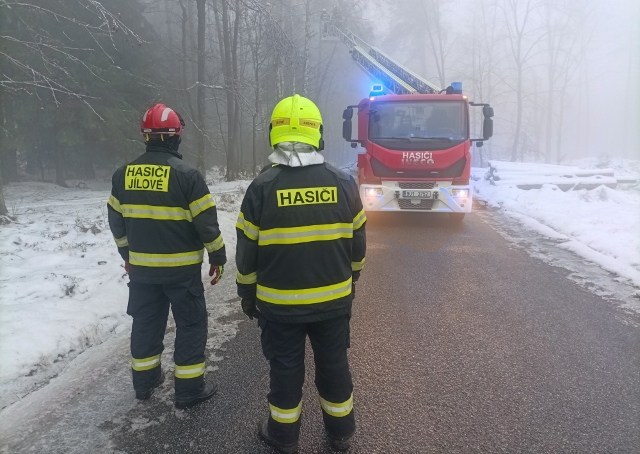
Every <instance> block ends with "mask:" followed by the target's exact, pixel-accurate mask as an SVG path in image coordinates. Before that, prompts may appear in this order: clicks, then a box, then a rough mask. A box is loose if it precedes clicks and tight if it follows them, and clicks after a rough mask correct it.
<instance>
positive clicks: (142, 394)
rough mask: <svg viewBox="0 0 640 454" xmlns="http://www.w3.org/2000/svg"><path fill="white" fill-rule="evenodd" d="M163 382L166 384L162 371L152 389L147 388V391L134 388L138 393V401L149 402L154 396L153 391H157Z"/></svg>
mask: <svg viewBox="0 0 640 454" xmlns="http://www.w3.org/2000/svg"><path fill="white" fill-rule="evenodd" d="M163 382H164V371H163V370H160V375H159V376H158V379H157V380H156V381H155V383H154V384H153V385H151V388H147V389H135V388H134V389H135V392H136V399H138V400H149V398H150V397H151V395H152V394H153V391H155V389H156V388H157V387H158V386H160V385H161V384H162V383H163Z"/></svg>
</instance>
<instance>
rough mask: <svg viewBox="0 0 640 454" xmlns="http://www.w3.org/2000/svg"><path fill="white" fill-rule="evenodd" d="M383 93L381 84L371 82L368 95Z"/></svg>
mask: <svg viewBox="0 0 640 454" xmlns="http://www.w3.org/2000/svg"><path fill="white" fill-rule="evenodd" d="M381 95H384V87H383V86H382V84H373V85H372V86H371V93H369V96H370V97H374V96H381Z"/></svg>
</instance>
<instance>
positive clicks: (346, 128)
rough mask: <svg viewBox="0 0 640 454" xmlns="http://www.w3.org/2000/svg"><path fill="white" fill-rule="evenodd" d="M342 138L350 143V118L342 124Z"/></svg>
mask: <svg viewBox="0 0 640 454" xmlns="http://www.w3.org/2000/svg"><path fill="white" fill-rule="evenodd" d="M347 110H348V109H347ZM345 112H346V110H345ZM342 138H343V139H344V140H346V141H347V142H351V119H350V118H349V119H345V120H344V121H343V122H342Z"/></svg>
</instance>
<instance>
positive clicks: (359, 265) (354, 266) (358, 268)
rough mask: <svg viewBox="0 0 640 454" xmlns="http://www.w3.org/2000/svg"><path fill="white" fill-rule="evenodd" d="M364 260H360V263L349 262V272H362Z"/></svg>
mask: <svg viewBox="0 0 640 454" xmlns="http://www.w3.org/2000/svg"><path fill="white" fill-rule="evenodd" d="M365 260H366V258H364V259H362V261H360V262H351V271H362V269H363V268H364V261H365Z"/></svg>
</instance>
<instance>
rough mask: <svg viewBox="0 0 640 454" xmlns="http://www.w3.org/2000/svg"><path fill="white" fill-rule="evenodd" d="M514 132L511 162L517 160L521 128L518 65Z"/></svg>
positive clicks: (520, 74)
mask: <svg viewBox="0 0 640 454" xmlns="http://www.w3.org/2000/svg"><path fill="white" fill-rule="evenodd" d="M516 100H517V101H516V130H515V133H514V135H513V145H512V146H511V161H512V162H515V161H517V160H518V144H519V143H520V129H521V128H522V66H521V65H518V84H517V88H516Z"/></svg>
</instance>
